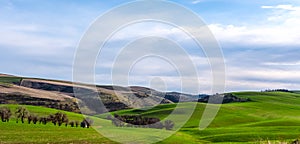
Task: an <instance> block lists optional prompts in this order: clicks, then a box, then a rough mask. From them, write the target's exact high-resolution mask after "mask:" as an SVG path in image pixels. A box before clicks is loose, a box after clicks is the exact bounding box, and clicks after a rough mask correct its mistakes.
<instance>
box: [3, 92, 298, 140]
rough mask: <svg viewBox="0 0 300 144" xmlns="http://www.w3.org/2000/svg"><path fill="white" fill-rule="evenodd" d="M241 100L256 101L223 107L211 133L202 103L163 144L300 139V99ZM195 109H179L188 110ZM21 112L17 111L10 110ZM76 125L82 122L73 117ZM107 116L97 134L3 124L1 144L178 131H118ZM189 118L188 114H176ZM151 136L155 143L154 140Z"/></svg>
mask: <svg viewBox="0 0 300 144" xmlns="http://www.w3.org/2000/svg"><path fill="white" fill-rule="evenodd" d="M233 94H234V95H236V96H238V97H243V98H250V99H251V100H252V101H251V102H245V103H229V104H223V105H222V106H221V109H220V111H219V113H218V115H217V117H216V118H215V119H214V120H213V122H212V123H211V124H210V125H209V127H208V128H206V129H205V130H201V131H200V130H199V128H198V127H199V121H200V119H201V116H202V112H203V110H204V108H205V106H206V104H203V103H198V104H197V107H196V110H195V111H194V113H193V115H192V117H191V118H190V119H189V121H188V122H187V123H186V124H185V125H184V126H183V127H182V128H181V129H180V130H179V131H178V132H176V133H175V134H174V135H173V136H171V137H169V138H167V139H166V140H164V141H161V142H159V143H263V142H267V141H272V142H291V141H292V140H295V139H297V138H300V94H297V93H287V92H237V93H233ZM192 104H193V103H182V104H179V107H180V109H188V108H190V107H191V105H192ZM175 106H176V104H166V105H159V106H157V107H155V108H153V109H150V110H147V111H144V110H136V109H133V110H122V111H118V112H115V113H118V114H140V115H143V116H148V117H159V118H165V117H166V116H167V115H168V114H170V113H171V112H172V110H173V108H174V107H175ZM10 107H11V108H12V110H13V108H15V107H16V106H15V105H10ZM28 109H29V111H30V112H32V113H37V114H39V115H42V114H45V115H47V114H49V113H55V112H57V110H53V109H48V108H42V107H33V106H28ZM67 114H68V116H69V117H70V119H72V120H81V119H82V116H81V115H79V114H74V113H67ZM106 115H107V114H103V115H100V116H98V117H100V118H94V119H95V125H94V128H95V130H94V129H83V128H71V127H67V128H66V127H64V126H63V127H57V126H56V127H55V126H52V125H51V124H50V123H49V124H47V125H46V126H45V125H39V124H37V125H33V124H31V125H28V124H20V123H18V124H16V123H15V122H14V121H13V120H12V121H10V122H9V123H2V122H0V133H1V135H0V143H20V142H23V143H84V142H86V143H113V142H112V141H110V140H108V139H106V138H104V137H103V136H101V135H100V134H98V133H97V132H96V130H97V131H99V132H101V133H102V134H103V135H109V137H111V138H118V139H120V140H122V141H124V142H128V143H129V142H132V140H133V139H135V140H136V141H135V142H137V143H148V142H151V141H152V140H153V139H159V138H160V136H162V135H168V134H170V135H171V134H172V131H166V130H156V129H143V128H117V127H112V126H111V122H110V121H108V120H105V119H101V118H104V117H106ZM175 115H177V116H178V117H180V116H182V117H184V116H185V114H184V113H176V114H175ZM150 134H151V137H149V135H150Z"/></svg>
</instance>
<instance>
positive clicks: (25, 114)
mask: <svg viewBox="0 0 300 144" xmlns="http://www.w3.org/2000/svg"><path fill="white" fill-rule="evenodd" d="M0 116H1V120H2V122H9V119H10V118H11V116H12V112H11V110H10V109H9V108H8V107H6V106H4V107H0ZM15 116H16V122H17V123H18V122H19V120H20V121H21V122H22V123H25V120H26V119H27V122H28V124H30V123H31V122H32V123H33V124H37V123H38V122H39V124H44V125H46V124H47V123H48V122H51V123H53V124H54V125H58V126H61V125H63V124H65V126H68V125H70V126H71V127H75V126H76V127H78V126H79V125H80V127H82V128H89V127H90V126H91V125H92V124H93V120H92V119H90V118H85V119H83V121H82V122H81V123H79V121H69V119H68V116H67V114H65V113H62V112H57V113H55V114H50V115H48V116H42V117H39V116H37V115H36V114H31V113H30V112H29V111H28V110H27V109H26V108H25V107H18V108H17V109H16V111H15Z"/></svg>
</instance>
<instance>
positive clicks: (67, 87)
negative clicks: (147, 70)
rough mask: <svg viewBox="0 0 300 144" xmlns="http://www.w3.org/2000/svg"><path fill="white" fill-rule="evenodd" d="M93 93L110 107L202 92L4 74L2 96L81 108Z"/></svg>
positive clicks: (20, 101)
mask: <svg viewBox="0 0 300 144" xmlns="http://www.w3.org/2000/svg"><path fill="white" fill-rule="evenodd" d="M73 88H75V89H77V90H79V91H81V92H83V93H84V95H85V96H84V97H80V98H78V97H77V98H76V97H75V96H74V91H73ZM93 93H98V95H99V97H100V99H101V101H102V102H103V103H104V105H105V106H106V108H107V109H108V111H116V110H121V109H129V108H138V107H144V106H152V105H157V104H160V103H162V104H165V103H177V102H178V101H179V98H180V99H181V101H184V102H191V101H197V99H198V95H190V94H183V93H176V92H159V91H156V90H154V89H150V88H146V87H140V86H131V87H121V86H105V85H97V86H96V89H95V88H93V86H92V85H86V84H78V83H77V84H75V83H72V82H68V81H59V80H46V79H37V78H26V77H17V76H12V75H6V74H1V75H0V100H1V103H2V104H29V105H37V106H45V107H50V108H56V109H62V110H67V111H73V112H79V108H78V107H77V104H78V103H79V104H83V105H84V102H85V101H86V100H87V99H93V98H94V99H95V97H91V96H90V95H91V94H93ZM97 100H98V99H95V100H94V101H97ZM70 107H71V108H70ZM84 109H85V113H90V114H94V113H96V110H95V109H93V107H89V106H86V107H84ZM103 112H106V111H103ZM97 113H99V112H97Z"/></svg>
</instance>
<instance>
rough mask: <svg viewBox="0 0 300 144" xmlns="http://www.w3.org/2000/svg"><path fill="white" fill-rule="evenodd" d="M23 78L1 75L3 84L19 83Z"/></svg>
mask: <svg viewBox="0 0 300 144" xmlns="http://www.w3.org/2000/svg"><path fill="white" fill-rule="evenodd" d="M21 80H22V78H20V77H0V82H1V83H2V84H5V83H6V84H12V83H19V82H20V81H21Z"/></svg>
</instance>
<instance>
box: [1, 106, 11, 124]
mask: <svg viewBox="0 0 300 144" xmlns="http://www.w3.org/2000/svg"><path fill="white" fill-rule="evenodd" d="M0 116H1V120H2V122H9V118H10V117H11V111H10V109H9V108H8V107H1V108H0Z"/></svg>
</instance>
